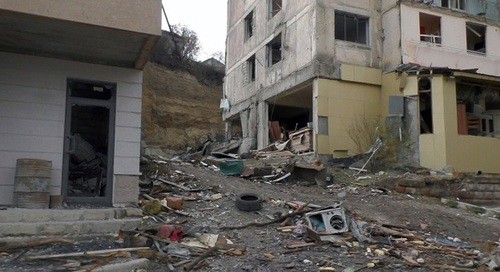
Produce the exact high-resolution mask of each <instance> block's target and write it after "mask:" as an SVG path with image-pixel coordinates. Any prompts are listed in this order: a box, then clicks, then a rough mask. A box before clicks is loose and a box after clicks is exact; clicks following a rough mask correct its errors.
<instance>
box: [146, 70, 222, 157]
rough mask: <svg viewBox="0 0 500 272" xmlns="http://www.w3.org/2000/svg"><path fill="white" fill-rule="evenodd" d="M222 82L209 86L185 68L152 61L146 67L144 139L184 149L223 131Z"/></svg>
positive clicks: (151, 142) (156, 144) (168, 146)
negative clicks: (166, 66) (171, 66)
mask: <svg viewBox="0 0 500 272" xmlns="http://www.w3.org/2000/svg"><path fill="white" fill-rule="evenodd" d="M221 98H222V86H206V85H203V84H201V83H199V82H198V80H197V79H196V78H195V77H194V76H192V75H190V74H189V73H187V72H184V71H172V70H168V69H167V68H165V67H163V66H160V65H157V64H154V63H148V64H147V66H146V68H145V69H144V85H143V100H142V139H143V140H144V141H145V143H146V145H148V146H159V147H162V148H169V149H183V148H185V147H187V146H195V145H196V143H197V142H198V141H199V140H200V139H203V138H206V137H207V136H208V135H210V134H215V135H222V134H223V132H224V123H223V122H222V117H221V113H220V110H219V103H220V99H221Z"/></svg>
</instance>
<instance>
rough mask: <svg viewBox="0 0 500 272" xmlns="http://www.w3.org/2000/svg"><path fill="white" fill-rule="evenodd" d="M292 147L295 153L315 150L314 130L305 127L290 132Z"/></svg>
mask: <svg viewBox="0 0 500 272" xmlns="http://www.w3.org/2000/svg"><path fill="white" fill-rule="evenodd" d="M289 136H290V140H291V148H292V151H293V152H295V153H303V152H309V151H312V150H313V130H312V128H310V127H304V128H301V129H299V130H297V131H294V132H291V133H290V134H289Z"/></svg>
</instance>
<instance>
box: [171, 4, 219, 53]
mask: <svg viewBox="0 0 500 272" xmlns="http://www.w3.org/2000/svg"><path fill="white" fill-rule="evenodd" d="M162 2H163V5H164V6H165V10H166V12H167V16H168V20H169V22H170V24H171V25H176V24H182V25H186V26H187V27H188V28H190V29H192V30H194V31H195V32H196V34H198V39H199V40H200V42H201V50H200V54H199V55H198V59H199V60H205V59H207V58H209V57H210V56H211V55H212V54H213V53H215V52H217V51H221V52H222V53H224V51H225V46H226V45H225V43H226V23H227V20H226V17H227V13H226V10H227V0H162ZM162 18H163V19H162V28H163V29H165V30H168V26H167V23H166V21H165V18H164V17H163V16H162Z"/></svg>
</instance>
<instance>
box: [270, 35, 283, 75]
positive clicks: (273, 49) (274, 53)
mask: <svg viewBox="0 0 500 272" xmlns="http://www.w3.org/2000/svg"><path fill="white" fill-rule="evenodd" d="M281 48H282V46H281V34H279V35H278V36H276V37H275V38H274V39H273V40H272V41H271V42H269V43H268V44H267V66H268V67H270V66H273V65H275V64H276V63H278V62H280V61H281V57H282V56H281Z"/></svg>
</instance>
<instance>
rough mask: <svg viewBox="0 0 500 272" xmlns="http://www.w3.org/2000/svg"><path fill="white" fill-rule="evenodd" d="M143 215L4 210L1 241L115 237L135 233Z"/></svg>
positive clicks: (108, 211) (110, 211)
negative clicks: (10, 238) (34, 237)
mask: <svg viewBox="0 0 500 272" xmlns="http://www.w3.org/2000/svg"><path fill="white" fill-rule="evenodd" d="M141 217H142V211H141V210H140V209H136V208H109V209H55V210H51V209H7V210H1V211H0V238H4V237H19V236H79V235H106V234H118V232H119V230H131V229H135V228H136V227H137V226H138V225H139V224H140V222H141V220H142V219H141Z"/></svg>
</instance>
